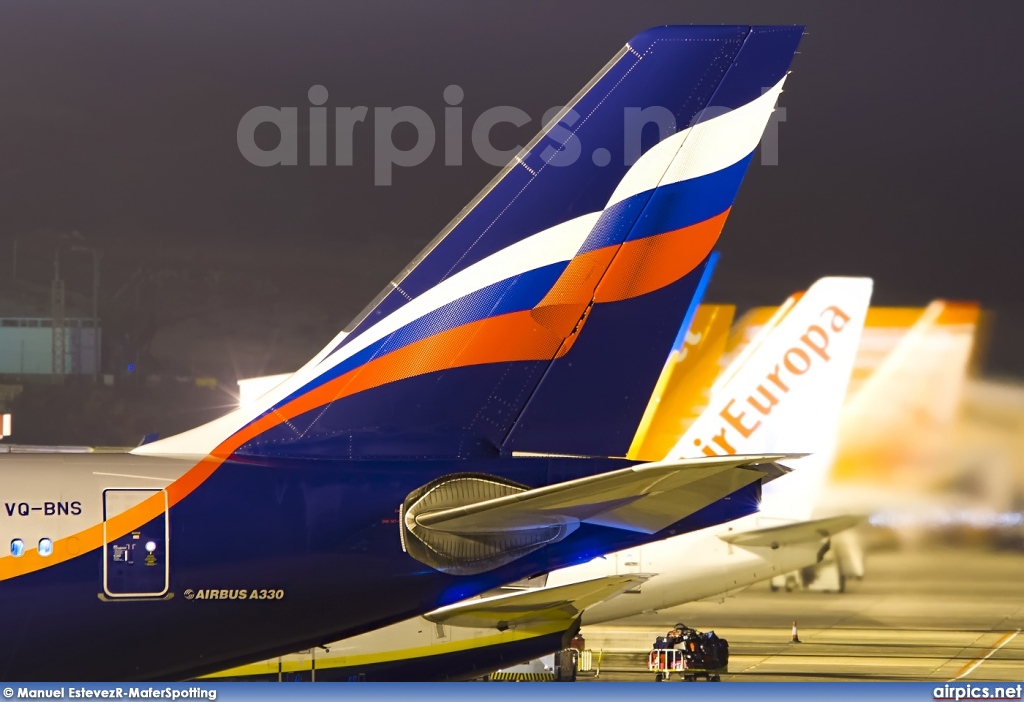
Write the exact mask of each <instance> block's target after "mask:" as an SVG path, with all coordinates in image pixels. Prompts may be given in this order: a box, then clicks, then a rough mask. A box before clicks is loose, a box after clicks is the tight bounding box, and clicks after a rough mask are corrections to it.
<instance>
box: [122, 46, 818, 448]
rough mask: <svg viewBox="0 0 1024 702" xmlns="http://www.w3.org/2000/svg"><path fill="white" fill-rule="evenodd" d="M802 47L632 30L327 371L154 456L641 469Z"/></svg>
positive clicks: (339, 342)
mask: <svg viewBox="0 0 1024 702" xmlns="http://www.w3.org/2000/svg"><path fill="white" fill-rule="evenodd" d="M802 32H803V29H802V28H801V27H747V26H740V27H736V26H732V27H726V26H723V27H659V28H656V29H651V30H648V31H646V32H644V33H642V34H640V35H638V36H636V37H634V38H633V39H632V40H630V42H629V44H627V45H626V46H625V47H624V48H623V49H622V50H621V51H620V52H619V53H618V54H617V55H616V56H615V57H614V58H613V59H612V61H611V62H610V63H609V64H608V65H607V66H605V68H604V69H603V70H602V71H601V72H600V73H599V74H598V75H597V76H596V77H595V78H594V79H593V80H592V81H591V82H590V83H589V84H588V85H587V86H586V87H585V88H584V89H583V90H582V92H580V94H579V95H577V97H576V98H574V99H573V100H572V102H571V103H570V104H569V105H568V106H566V107H565V108H564V109H563V110H562V111H561V113H560V114H559V115H558V116H557V117H556V118H555V119H554V120H552V122H551V123H550V124H548V125H547V126H546V127H545V128H544V130H543V131H542V132H541V133H540V134H539V135H538V136H537V137H536V138H535V139H534V140H532V141H531V142H530V144H529V145H528V146H527V147H525V148H524V149H523V150H522V151H521V152H520V153H519V155H517V156H516V157H515V158H514V159H513V160H512V161H511V162H510V163H509V165H508V166H507V167H506V168H505V169H504V170H503V171H502V172H501V173H500V174H499V175H498V176H497V178H496V179H495V180H494V181H493V182H492V183H491V184H490V185H488V186H487V187H486V188H485V189H484V191H483V192H482V193H481V194H480V195H479V196H478V197H477V198H475V199H474V200H473V201H472V202H471V203H470V204H469V205H468V206H467V207H466V208H465V209H464V210H463V211H462V212H461V213H460V214H459V215H458V216H457V217H456V218H455V219H454V220H453V221H452V223H451V224H449V225H448V227H446V228H445V230H444V231H443V232H442V233H441V234H440V235H439V236H438V237H437V238H436V239H435V240H434V241H433V242H432V243H431V244H430V245H429V246H428V247H427V248H426V249H425V250H424V251H423V253H421V254H420V255H419V256H418V257H417V258H416V259H415V260H414V261H413V262H412V263H411V264H410V265H409V266H408V267H407V268H406V269H405V270H404V271H403V272H402V273H401V274H400V275H399V276H398V277H397V278H396V279H395V280H394V282H392V283H391V284H390V285H389V286H388V287H387V288H386V289H385V290H384V291H383V292H382V293H381V294H380V295H379V296H378V297H377V299H376V300H374V302H373V303H371V305H370V306H369V307H368V308H367V309H366V311H365V312H364V313H363V314H361V315H360V316H359V317H357V319H356V320H355V321H354V322H353V323H352V324H350V325H349V327H348V328H347V329H346V330H345V331H344V332H342V334H341V335H339V337H338V338H336V339H335V340H334V341H333V342H332V343H331V344H330V345H328V346H327V347H326V348H325V349H324V350H323V351H322V352H321V353H320V354H318V355H317V356H316V357H315V358H314V359H313V361H311V362H310V363H308V364H307V365H306V366H304V367H303V368H302V369H301V370H300V371H299V372H297V373H296V374H295V375H293V376H292V377H291V378H289V379H288V380H287V381H285V382H283V383H282V384H281V385H279V386H278V387H276V388H274V389H273V390H272V391H270V392H268V393H267V394H266V395H265V396H263V397H262V398H260V400H259V402H257V403H255V404H254V405H253V406H252V407H249V408H245V409H243V410H239V411H237V412H235V413H233V414H231V415H228V416H227V417H224V418H222V419H221V420H217V421H216V422H213V423H211V424H209V425H206V426H204V427H200V428H199V429H196V430H193V431H191V432H186V433H185V434H182V435H179V436H177V437H171V438H170V439H166V440H164V441H160V442H155V443H153V444H149V445H147V446H145V447H141V448H140V449H138V452H139V453H177V454H207V453H215V454H217V455H230V454H232V453H237V454H246V455H267V456H293V455H294V456H299V455H327V456H334V457H373V456H402V457H418V456H423V457H470V456H486V455H497V454H498V453H501V452H506V453H507V452H511V451H513V450H516V451H531V452H549V453H573V454H585V455H602V456H623V455H625V454H626V451H627V450H628V448H629V445H630V441H631V440H632V438H633V435H634V433H635V430H636V427H637V425H638V424H639V422H640V419H641V416H642V414H643V412H644V409H645V407H646V403H647V399H648V398H649V397H650V395H651V391H652V390H653V388H654V385H655V382H656V380H657V378H658V375H659V373H660V371H661V369H662V366H663V364H664V362H665V359H666V357H667V356H668V354H669V351H670V348H671V345H672V341H673V339H674V338H675V336H676V332H677V330H678V329H679V327H680V324H681V323H682V322H683V318H684V316H686V315H687V314H689V313H691V312H692V310H693V309H694V306H695V304H696V302H697V300H698V299H699V296H700V293H701V290H702V286H703V283H705V282H706V274H707V273H708V271H707V260H708V256H709V254H710V253H711V250H712V247H713V246H714V244H715V242H716V241H717V238H718V236H719V233H720V232H721V230H722V226H723V224H724V222H725V218H726V217H727V215H728V213H729V209H730V207H731V205H732V202H733V199H734V198H735V196H736V192H737V190H738V188H739V185H740V181H741V180H742V177H743V175H744V173H745V171H746V168H747V165H748V163H749V162H750V159H751V157H752V153H753V151H754V149H755V147H756V146H757V143H758V141H759V140H760V137H761V134H762V132H763V130H764V127H765V125H766V123H767V121H768V119H769V117H770V115H771V113H772V110H773V109H774V105H775V102H776V100H777V98H778V95H779V93H780V92H781V91H782V84H783V81H784V80H785V77H786V74H787V71H788V68H789V65H790V62H791V60H792V58H793V55H794V53H795V51H796V47H797V44H798V43H799V40H800V37H801V35H802ZM702 281H703V282H702Z"/></svg>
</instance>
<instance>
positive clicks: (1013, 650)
mask: <svg viewBox="0 0 1024 702" xmlns="http://www.w3.org/2000/svg"><path fill="white" fill-rule="evenodd" d="M794 620H795V621H796V622H797V624H798V635H799V638H800V641H801V643H792V642H791V641H790V639H791V627H792V624H793V621H794ZM676 622H685V623H686V624H687V625H688V626H690V627H693V628H695V629H698V630H700V631H708V630H712V629H713V630H714V631H715V632H716V633H717V634H718V635H719V636H721V637H723V638H725V639H727V640H728V641H729V647H730V662H729V672H728V674H724V675H722V681H723V682H725V681H767V680H780V681H796V680H808V681H813V680H817V681H837V680H877V681H940V682H946V681H950V680H963V681H967V680H988V681H997V682H1021V681H1024V633H1021V629H1022V628H1024V552H1019V551H1018V552H995V551H991V552H989V551H982V550H968V549H942V550H930V551H924V550H922V551H914V552H906V551H901V552H895V551H894V552H886V553H877V554H871V555H870V556H869V558H868V562H867V577H865V579H864V580H863V581H855V582H852V583H848V584H847V590H846V592H845V593H843V594H835V593H819V592H807V591H795V592H785V591H779V592H771V591H770V589H769V587H768V585H767V584H766V583H762V584H759V585H757V586H755V587H753V588H750V589H748V590H746V591H744V592H742V593H740V594H739V595H737V596H735V597H731V598H727V599H725V601H724V602H721V603H720V602H718V601H715V602H707V601H703V602H694V603H691V604H686V605H682V606H680V607H675V608H672V609H666V610H662V611H659V612H652V613H647V614H643V615H640V616H636V617H632V618H629V619H623V620H620V621H618V622H616V623H615V625H614V626H612V625H607V626H606V625H596V626H590V627H584V629H583V635H584V636H585V637H586V641H587V648H589V649H590V650H591V651H593V657H594V663H595V666H597V665H600V668H601V670H600V675H599V676H598V677H597V678H596V679H597V680H599V681H644V680H647V681H653V680H654V674H653V673H650V672H648V671H647V669H646V663H647V653H648V651H649V650H650V647H651V644H652V643H653V641H654V637H655V636H657V635H660V634H664V633H665V632H666V631H668V630H669V629H671V628H673V625H674V624H675V623H676ZM587 679H588V678H586V677H583V676H581V677H580V680H581V681H582V680H587ZM675 679H676V678H673V680H675Z"/></svg>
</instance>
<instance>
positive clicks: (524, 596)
mask: <svg viewBox="0 0 1024 702" xmlns="http://www.w3.org/2000/svg"><path fill="white" fill-rule="evenodd" d="M649 577H650V576H648V575H639V574H632V575H609V576H606V577H603V578H595V579H593V580H584V581H583V582H579V583H572V584H570V585H560V586H558V587H546V588H539V589H536V590H526V591H523V592H516V593H512V594H507V595H497V596H495V597H487V598H483V599H477V600H468V601H466V602H459V603H458V604H453V605H450V606H448V607H442V608H441V609H437V610H434V611H433V612H430V613H428V614H425V615H424V617H425V618H426V619H428V620H429V621H432V622H436V623H438V624H448V625H451V626H459V627H471V628H477V629H491V628H497V629H500V630H502V631H504V630H505V629H508V628H510V627H513V626H521V625H524V624H532V623H536V622H552V621H559V620H565V621H567V622H571V621H572V620H573V619H575V618H576V617H578V616H579V615H580V613H581V612H583V610H585V609H586V608H587V607H590V606H592V605H595V604H597V603H598V602H603V601H604V600H607V599H608V598H610V597H614V596H615V595H617V594H619V593H620V592H622V591H623V590H628V589H629V588H631V587H635V586H636V585H639V584H640V583H642V582H644V581H645V580H647V579H648V578H649Z"/></svg>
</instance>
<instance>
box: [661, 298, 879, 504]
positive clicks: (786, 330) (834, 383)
mask: <svg viewBox="0 0 1024 702" xmlns="http://www.w3.org/2000/svg"><path fill="white" fill-rule="evenodd" d="M871 288H872V283H871V280H870V279H867V278H822V279H821V280H819V281H818V282H816V283H815V284H814V285H812V286H811V288H810V289H809V290H808V291H807V292H806V293H804V294H803V295H802V296H799V297H796V296H795V297H794V298H791V299H790V301H789V302H788V303H787V304H786V305H784V306H783V307H781V308H780V309H779V311H778V312H777V313H776V314H775V315H774V316H773V318H772V319H771V320H770V321H769V323H768V324H766V325H765V328H764V329H763V330H762V332H761V333H759V334H758V335H757V336H756V337H755V339H754V341H752V342H751V343H750V344H749V345H748V346H747V347H746V348H745V349H744V350H743V351H742V352H741V353H740V354H739V355H738V356H737V357H736V358H735V359H734V360H733V362H732V364H731V365H730V367H729V368H727V369H726V370H725V371H724V372H723V374H722V379H721V380H720V381H719V382H718V383H716V385H715V387H714V388H713V390H712V395H711V402H710V404H709V405H708V408H707V409H706V410H705V411H704V413H703V414H701V416H700V418H698V419H697V421H696V422H694V424H693V425H692V426H691V427H690V429H689V430H688V431H687V432H686V434H685V435H684V436H683V438H682V439H681V440H680V441H679V443H678V444H676V446H675V448H674V449H673V451H672V456H676V457H681V456H693V455H702V454H703V455H708V456H715V455H733V454H748V453H751V454H757V453H766V452H769V453H771V452H777V453H792V452H802V453H810V454H812V455H810V456H807V457H805V458H802V459H799V460H798V461H796V462H795V463H794V464H793V467H794V471H793V473H792V474H790V475H787V476H785V477H784V478H782V479H780V480H777V481H774V482H772V483H770V484H768V485H766V486H765V487H764V490H763V493H762V503H761V514H763V515H765V516H770V517H780V518H787V519H807V518H808V517H809V516H810V514H811V510H812V508H813V503H814V501H815V499H816V497H817V493H818V490H819V488H820V486H821V483H822V481H823V479H824V477H825V475H826V474H827V471H828V468H829V466H830V464H831V460H832V456H833V453H834V447H835V437H836V431H837V425H838V421H839V414H840V410H841V408H842V405H843V400H844V398H845V396H846V389H847V385H848V383H849V380H850V374H851V372H852V370H853V365H854V359H855V357H856V355H857V348H858V345H859V343H860V337H861V331H862V329H863V326H864V319H865V317H866V315H867V311H868V305H869V303H870V298H871Z"/></svg>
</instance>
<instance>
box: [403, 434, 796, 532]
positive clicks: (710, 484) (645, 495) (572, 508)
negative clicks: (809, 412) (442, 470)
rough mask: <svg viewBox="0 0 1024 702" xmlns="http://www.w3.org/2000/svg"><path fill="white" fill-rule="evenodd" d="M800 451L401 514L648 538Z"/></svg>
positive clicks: (768, 474)
mask: <svg viewBox="0 0 1024 702" xmlns="http://www.w3.org/2000/svg"><path fill="white" fill-rule="evenodd" d="M800 456H802V454H770V455H758V456H722V457H719V456H715V457H709V458H690V459H683V460H673V461H662V462H658V463H645V464H642V465H638V466H633V467H631V468H623V469H621V470H615V471H611V472H608V473H602V474H600V475H593V476H588V477H586V478H579V479H577V480H569V481H566V482H563V483H558V484H556V485H547V486H544V487H540V488H535V489H532V490H524V491H522V492H517V493H513V494H508V495H504V496H501V497H496V498H493V499H489V500H483V501H480V502H476V503H473V504H468V505H464V506H460V507H451V508H448V509H437V510H422V511H420V510H417V509H416V508H417V506H418V505H420V504H422V502H423V500H424V499H425V498H426V497H427V496H426V495H425V496H424V497H423V498H421V500H420V501H418V502H417V503H416V504H414V505H412V506H411V507H410V508H409V510H408V511H407V512H406V524H407V526H409V527H410V528H414V527H420V528H425V529H429V530H432V531H443V532H447V533H452V534H495V533H502V532H509V531H519V530H529V529H537V528H545V527H551V526H555V525H568V526H575V525H577V524H579V523H581V522H585V523H587V524H600V525H602V526H610V527H615V528H618V529H626V530H628V531H638V532H643V533H646V534H653V533H655V532H657V531H660V530H661V529H664V528H665V527H667V526H669V525H670V524H673V523H675V522H677V521H679V520H680V519H683V518H684V517H687V516H689V515H691V514H693V513H694V512H696V511H698V510H700V509H703V508H704V507H707V506H708V505H710V504H712V503H714V502H717V501H718V500H720V499H722V498H723V497H725V496H727V495H729V494H731V493H733V492H735V491H736V490H739V489H740V488H742V487H745V486H747V485H749V484H751V483H753V482H754V481H756V480H760V479H765V478H766V479H770V478H772V477H777V476H779V475H782V474H783V473H785V472H788V470H789V469H788V468H785V467H782V466H778V465H776V463H775V462H776V461H779V460H784V459H788V458H797V457H800Z"/></svg>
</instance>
